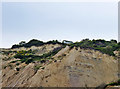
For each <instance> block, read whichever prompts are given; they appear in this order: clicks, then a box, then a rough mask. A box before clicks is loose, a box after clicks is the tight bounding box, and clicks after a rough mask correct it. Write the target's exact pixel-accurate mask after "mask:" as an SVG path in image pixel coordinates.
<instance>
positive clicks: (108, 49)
mask: <svg viewBox="0 0 120 89" xmlns="http://www.w3.org/2000/svg"><path fill="white" fill-rule="evenodd" d="M44 44H61V45H64V46H66V45H69V46H70V47H71V48H73V47H81V48H84V49H86V48H89V49H94V50H98V51H101V52H102V53H105V54H108V55H111V56H115V54H114V53H113V52H114V51H115V50H120V43H117V41H116V40H111V41H105V40H103V39H98V40H94V39H93V40H89V39H83V40H82V41H80V42H75V43H72V44H65V43H63V42H59V41H57V40H53V41H48V42H43V41H39V40H36V39H33V40H30V41H29V42H28V43H25V42H24V41H22V42H20V43H19V44H18V45H13V46H12V48H19V47H31V46H41V45H44Z"/></svg>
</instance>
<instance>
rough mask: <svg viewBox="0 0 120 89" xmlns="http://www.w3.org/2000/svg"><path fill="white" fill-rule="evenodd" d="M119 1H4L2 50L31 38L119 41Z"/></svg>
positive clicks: (44, 39) (43, 39)
mask: <svg viewBox="0 0 120 89" xmlns="http://www.w3.org/2000/svg"><path fill="white" fill-rule="evenodd" d="M117 4H118V3H117V2H21V3H20V2H3V3H2V27H3V28H2V29H3V30H2V31H3V33H2V35H3V37H2V47H11V46H12V45H13V44H17V43H19V42H20V41H22V40H24V41H29V40H31V39H34V38H35V39H39V40H42V41H48V40H55V39H57V40H64V39H65V40H71V41H74V42H75V41H80V40H82V39H85V38H89V39H105V40H110V39H116V40H117V39H118V12H117V11H118V6H117Z"/></svg>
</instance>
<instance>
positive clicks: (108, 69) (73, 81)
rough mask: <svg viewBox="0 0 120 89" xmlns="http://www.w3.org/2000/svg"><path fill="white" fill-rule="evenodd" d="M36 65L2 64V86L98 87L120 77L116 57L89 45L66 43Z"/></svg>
mask: <svg viewBox="0 0 120 89" xmlns="http://www.w3.org/2000/svg"><path fill="white" fill-rule="evenodd" d="M47 47H48V46H46V48H47ZM56 47H58V46H56ZM49 48H50V47H49ZM52 48H53V47H52ZM51 50H52V49H51ZM39 53H42V52H40V51H38V52H37V54H39ZM3 63H4V61H3ZM5 63H7V64H9V62H6V61H5ZM5 65H6V64H5ZM5 65H4V64H3V66H5ZM35 65H36V63H29V64H25V63H22V64H21V65H19V67H21V69H20V70H19V71H17V70H15V68H16V67H14V68H12V69H11V68H10V67H7V68H3V74H2V77H3V80H2V81H3V82H2V83H3V84H2V85H3V87H98V86H101V85H104V84H108V83H110V82H114V81H116V80H118V62H117V60H115V59H114V57H112V56H108V55H106V54H102V53H100V52H99V51H94V50H89V49H86V50H85V49H80V48H72V49H70V48H69V46H66V47H65V48H62V49H61V50H60V51H59V52H58V53H57V54H56V55H55V56H53V58H52V59H51V61H49V62H46V63H43V64H42V67H40V68H39V69H38V70H35V69H34V67H35Z"/></svg>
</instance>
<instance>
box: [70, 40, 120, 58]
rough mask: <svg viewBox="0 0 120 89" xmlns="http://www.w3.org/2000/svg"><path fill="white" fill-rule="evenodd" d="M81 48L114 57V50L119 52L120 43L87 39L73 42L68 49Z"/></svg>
mask: <svg viewBox="0 0 120 89" xmlns="http://www.w3.org/2000/svg"><path fill="white" fill-rule="evenodd" d="M74 46H75V47H81V48H84V49H86V48H87V49H88V48H89V49H94V50H98V51H100V52H102V53H105V54H108V55H111V56H115V54H114V53H113V52H114V51H115V50H120V43H117V41H116V40H111V41H105V40H102V39H99V40H89V39H84V40H82V41H80V42H75V43H73V44H70V47H71V48H73V47H74Z"/></svg>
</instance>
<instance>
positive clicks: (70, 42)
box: [62, 40, 73, 44]
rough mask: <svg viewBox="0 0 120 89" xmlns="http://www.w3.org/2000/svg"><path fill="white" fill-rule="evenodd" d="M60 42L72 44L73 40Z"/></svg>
mask: <svg viewBox="0 0 120 89" xmlns="http://www.w3.org/2000/svg"><path fill="white" fill-rule="evenodd" d="M62 43H65V44H73V42H72V41H67V40H63V42H62Z"/></svg>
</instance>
